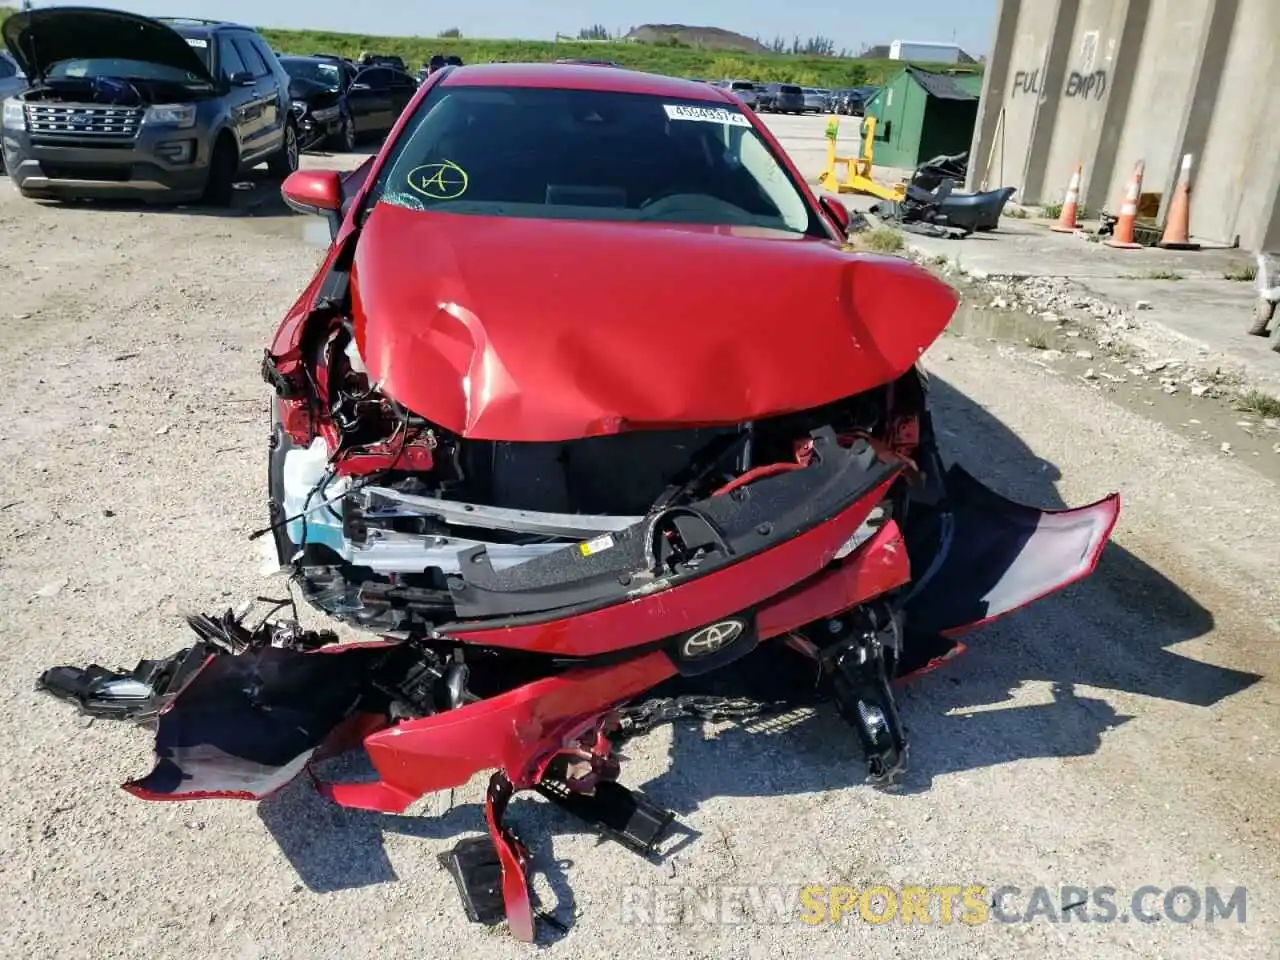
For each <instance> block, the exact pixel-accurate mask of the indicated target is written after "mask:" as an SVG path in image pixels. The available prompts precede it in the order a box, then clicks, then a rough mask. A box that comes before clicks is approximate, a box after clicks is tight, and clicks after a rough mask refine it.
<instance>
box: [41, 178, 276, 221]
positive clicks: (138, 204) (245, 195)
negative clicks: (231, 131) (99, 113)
mask: <svg viewBox="0 0 1280 960" xmlns="http://www.w3.org/2000/svg"><path fill="white" fill-rule="evenodd" d="M33 202H34V203H39V204H41V205H43V206H47V207H75V208H77V209H82V210H84V209H97V210H112V211H118V212H125V213H147V214H161V215H166V214H167V215H172V214H181V215H183V216H188V217H218V218H224V219H225V218H237V217H255V218H263V217H288V216H292V215H293V211H292V210H290V209H289V207H288V206H287V205H286V204H285V202H284V197H283V196H282V195H281V193H280V178H279V177H276V176H272V175H271V174H270V173H268V172H267V171H266V170H250V171H249V172H248V173H244V174H241V175H240V176H239V177H238V178H237V180H236V185H235V192H234V194H233V195H232V202H231V206H230V207H216V206H207V205H205V204H202V203H200V202H199V201H189V202H185V203H145V202H142V201H138V200H98V199H94V200H89V199H83V200H82V199H76V200H45V199H40V200H34V201H33Z"/></svg>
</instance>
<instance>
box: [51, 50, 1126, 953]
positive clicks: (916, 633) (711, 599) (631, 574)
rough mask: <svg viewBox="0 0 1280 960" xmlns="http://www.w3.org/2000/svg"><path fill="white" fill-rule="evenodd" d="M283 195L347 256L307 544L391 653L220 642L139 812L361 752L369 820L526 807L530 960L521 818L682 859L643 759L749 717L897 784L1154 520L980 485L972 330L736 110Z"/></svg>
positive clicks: (193, 658)
mask: <svg viewBox="0 0 1280 960" xmlns="http://www.w3.org/2000/svg"><path fill="white" fill-rule="evenodd" d="M284 192H285V196H286V198H287V200H288V201H289V203H290V204H291V205H293V206H294V207H295V208H297V209H300V210H307V211H311V212H316V213H321V214H324V215H326V216H328V217H329V219H330V223H331V225H332V231H333V244H332V248H331V250H330V252H329V255H328V257H327V258H326V260H325V263H324V264H323V266H322V267H321V268H320V270H319V272H318V273H317V274H316V276H315V278H314V280H313V281H312V283H311V284H310V285H309V286H308V287H307V289H306V291H305V292H304V293H303V295H302V296H301V298H300V299H299V300H298V302H297V304H296V305H295V307H294V308H293V309H292V310H291V311H290V313H289V315H288V316H287V317H286V318H285V320H284V322H283V324H282V325H281V327H280V329H279V330H278V332H277V333H276V336H275V338H274V340H273V341H272V343H271V345H270V348H269V349H268V350H267V352H266V356H265V359H264V375H265V377H266V379H267V380H268V382H269V383H271V384H272V385H273V386H274V388H275V393H276V397H275V399H274V411H275V416H274V421H275V422H274V428H273V437H272V449H271V459H270V502H271V520H272V525H271V528H270V529H271V531H272V533H273V535H274V536H275V540H276V548H277V551H278V555H279V560H280V563H281V565H282V566H284V567H286V568H288V569H290V570H291V571H292V573H293V576H294V579H295V581H296V583H297V584H299V585H300V587H301V590H302V593H303V595H304V596H305V597H306V598H307V600H308V601H309V602H310V603H311V604H313V605H315V606H317V607H319V608H320V609H322V610H324V611H326V612H328V613H329V614H331V615H333V616H334V617H338V618H341V619H344V620H346V621H349V622H351V623H354V624H357V625H360V626H362V627H365V628H368V629H370V630H372V631H375V632H376V633H377V634H379V635H380V636H381V638H382V639H381V641H380V642H375V643H362V644H356V645H351V646H341V645H338V644H336V643H334V642H333V641H334V639H335V638H334V637H333V636H332V635H330V634H321V633H315V632H310V631H303V630H301V629H299V628H298V627H297V626H296V624H294V623H293V622H292V621H276V622H271V623H268V625H266V626H263V627H261V628H259V629H258V630H256V631H249V630H247V629H245V628H244V627H242V626H241V625H240V623H239V622H238V621H233V620H232V619H229V618H223V619H222V620H220V621H216V620H213V619H209V618H196V619H194V620H193V621H192V625H193V626H194V627H195V628H196V630H197V632H198V633H199V634H200V635H201V637H202V645H201V646H197V647H196V648H193V649H195V651H196V653H195V654H192V653H191V651H190V650H186V651H183V653H182V654H181V655H177V656H175V657H174V658H171V660H170V661H167V662H166V665H165V666H164V667H163V669H159V668H156V667H155V665H154V664H153V663H152V664H148V665H144V667H145V669H144V668H141V667H140V670H141V671H142V672H141V673H138V672H135V674H134V675H133V677H132V679H133V680H141V681H142V682H144V684H150V687H148V688H147V689H148V690H149V693H148V697H149V698H150V699H149V700H147V702H148V703H149V704H150V707H149V709H156V710H159V711H161V713H160V723H159V729H158V734H157V753H158V755H159V762H158V764H157V766H156V769H155V770H154V771H153V772H152V773H151V774H149V775H148V776H147V777H144V778H143V779H141V780H139V781H135V782H133V783H131V784H129V785H128V788H129V789H130V790H131V791H133V792H134V793H136V794H137V795H139V796H143V797H148V798H152V799H182V798H191V797H199V796H206V797H207V796H236V797H245V798H259V797H262V796H264V795H266V794H268V793H270V792H272V791H274V790H276V789H279V787H280V786H282V785H283V784H285V783H287V782H288V781H289V780H291V779H292V778H293V777H295V776H297V775H298V773H300V772H301V771H302V770H303V769H305V768H306V766H307V765H308V764H309V763H310V762H311V761H312V760H313V759H314V758H315V756H316V751H317V750H319V749H321V748H324V747H329V746H332V745H333V744H334V743H336V742H337V740H336V737H337V736H338V734H339V733H351V732H353V731H354V732H355V733H357V735H358V736H357V742H359V740H360V739H362V740H363V744H364V747H365V749H366V750H367V752H368V754H369V756H370V758H371V760H372V762H373V765H374V767H375V768H376V769H377V772H378V775H379V779H377V780H375V781H373V782H367V783H359V784H326V785H324V786H323V789H324V791H325V792H326V794H327V795H328V796H330V797H332V798H333V799H335V800H336V801H338V802H340V803H343V804H346V805H349V806H357V807H365V808H372V809H378V810H391V811H399V810H403V809H405V807H406V806H407V805H408V804H410V803H411V802H412V801H413V800H415V799H416V798H418V797H420V796H422V795H423V794H424V793H428V792H431V791H436V790H443V789H447V788H450V787H455V786H459V785H461V784H463V783H465V782H466V781H468V780H469V779H470V778H471V777H472V776H473V775H474V774H476V773H477V772H479V771H483V770H486V769H496V770H497V772H496V773H495V774H494V775H493V779H492V781H491V786H490V792H489V803H488V814H489V824H490V828H491V833H492V843H491V844H490V843H489V842H488V841H486V842H485V844H483V846H484V849H483V850H476V849H471V848H465V849H464V846H465V845H464V846H460V847H459V848H457V849H456V850H455V851H454V856H453V858H452V860H451V861H450V863H451V868H452V869H454V871H455V874H456V876H457V877H458V880H459V884H460V886H461V888H462V890H463V892H464V895H465V897H466V898H467V903H468V913H469V915H471V916H472V918H473V919H487V920H492V919H497V918H500V917H502V916H504V915H505V916H507V918H508V919H509V920H510V921H511V925H512V929H513V931H514V932H515V933H516V934H517V935H518V936H521V937H523V938H526V939H527V938H529V937H531V936H532V935H533V921H532V913H531V909H530V905H529V901H528V894H527V890H526V888H525V885H524V872H523V869H524V859H525V851H524V848H523V847H522V846H521V845H520V844H519V842H518V841H516V840H515V838H514V837H513V836H512V835H511V834H510V832H509V831H507V830H506V828H505V827H504V826H503V825H502V814H503V810H504V809H505V806H506V804H507V801H508V799H509V798H510V796H511V794H512V793H513V791H515V790H519V789H526V788H537V789H539V790H542V791H543V792H544V793H545V794H546V795H547V796H550V797H551V798H552V799H554V800H556V801H557V802H559V803H562V804H564V805H565V806H566V807H568V808H569V809H571V810H573V811H574V812H576V813H579V814H581V815H583V816H585V817H587V818H588V819H591V820H593V821H594V822H598V823H600V824H602V825H603V826H604V828H606V829H608V830H611V831H612V832H613V835H615V836H617V837H619V838H620V839H622V840H623V841H624V842H626V843H628V844H630V845H631V846H633V847H636V848H637V849H649V848H650V847H651V846H652V843H653V842H655V839H656V835H657V833H658V832H659V831H660V829H661V828H662V827H663V826H664V825H665V824H666V822H667V821H668V820H669V815H666V814H663V813H662V812H661V811H660V810H657V809H656V808H654V807H652V806H650V805H648V803H647V802H646V801H642V800H640V799H639V798H637V797H636V796H635V795H634V794H632V793H631V792H630V791H628V790H626V789H625V788H623V787H621V786H619V785H618V784H617V782H616V779H615V778H616V775H617V772H618V769H617V761H616V759H615V758H614V757H613V755H612V753H611V749H610V748H611V745H612V743H613V742H615V741H616V739H617V737H618V736H621V735H625V734H626V732H627V731H628V730H629V731H630V732H632V733H634V732H636V731H637V730H641V729H644V728H645V725H646V723H647V722H649V721H651V720H653V719H655V718H656V719H670V718H671V717H672V716H674V715H676V714H678V713H679V712H680V710H681V709H683V707H687V708H688V709H687V711H686V712H692V713H695V714H698V713H699V712H701V713H700V715H707V713H708V712H709V713H711V714H717V711H731V709H732V708H733V707H734V705H740V700H739V699H735V698H740V697H741V696H743V695H745V694H747V693H750V694H751V695H752V696H753V697H754V698H755V699H754V700H753V701H752V702H754V703H757V704H760V703H766V704H775V705H776V704H779V703H781V704H784V705H786V704H794V703H796V702H798V700H799V699H804V698H810V699H812V698H814V697H818V698H828V699H833V700H834V701H835V702H836V703H837V705H838V706H839V708H840V712H841V714H842V715H843V716H844V717H845V718H846V719H847V720H848V721H849V723H850V724H851V726H852V728H853V733H854V737H853V738H851V740H850V746H851V748H853V749H856V750H859V751H860V752H861V753H862V754H863V755H864V756H865V758H866V760H867V764H868V775H869V779H870V780H871V781H872V782H873V783H877V784H889V783H892V782H893V780H894V779H895V778H896V777H897V775H898V774H900V773H901V771H902V769H903V768H904V765H905V762H906V746H907V743H906V738H905V736H904V733H903V730H902V726H901V723H900V722H899V720H898V716H897V712H896V709H895V706H894V698H893V693H892V689H891V683H892V682H893V681H894V680H897V679H901V678H903V677H905V676H907V675H908V674H911V673H913V672H916V671H919V670H921V669H925V668H927V667H928V666H929V665H931V664H933V663H935V662H937V661H939V660H941V659H943V658H945V657H947V656H950V655H952V654H954V653H956V652H958V651H959V650H961V649H962V647H961V646H960V644H959V642H958V641H957V640H956V639H955V637H956V635H957V634H958V633H959V632H960V631H962V630H964V629H966V628H969V627H972V626H975V625H977V624H980V623H983V622H986V621H989V620H991V619H993V618H995V617H998V616H1001V615H1003V614H1005V613H1008V612H1009V611H1011V610H1014V609H1016V608H1018V607H1020V606H1022V605H1024V604H1026V603H1028V602H1031V601H1032V600H1035V599H1037V598H1039V597H1041V596H1044V595H1045V594H1047V593H1050V592H1052V591H1053V590H1055V589H1057V588H1059V587H1061V586H1063V585H1065V584H1067V583H1069V582H1071V581H1073V580H1076V579H1078V578H1080V577H1083V576H1085V575H1087V574H1088V573H1089V572H1090V571H1091V570H1092V569H1093V567H1094V564H1095V563H1096V562H1097V559H1098V556H1099V554H1100V552H1101V551H1102V548H1103V545H1104V544H1105V542H1106V540H1107V538H1108V536H1109V534H1110V531H1111V529H1112V526H1113V524H1114V523H1115V520H1116V517H1117V514H1118V509H1119V501H1118V497H1117V496H1115V495H1112V496H1109V497H1107V498H1106V499H1103V500H1100V501H1098V502H1097V503H1095V504H1093V505H1091V506H1088V507H1084V508H1081V509H1078V510H1069V511H1057V512H1046V511H1041V510H1037V509H1033V508H1031V507H1025V506H1021V505H1018V504H1014V503H1010V502H1009V501H1007V500H1004V499H1002V498H1000V497H999V496H997V495H996V494H995V493H993V492H992V491H990V490H988V489H987V488H985V487H983V486H982V485H981V484H979V483H978V482H977V481H976V480H974V479H973V478H972V477H970V476H969V475H968V474H967V473H965V472H964V471H963V470H961V469H960V468H959V467H955V466H953V467H952V468H951V469H950V470H947V469H945V468H944V467H943V464H942V462H941V460H940V458H939V454H938V450H937V447H936V445H935V442H934V435H933V429H932V426H931V423H930V418H929V413H928V410H927V397H928V380H927V377H926V376H925V374H924V372H923V369H922V368H921V367H920V366H919V363H918V360H919V357H920V355H921V353H922V352H923V351H924V350H925V349H926V348H927V347H928V346H929V345H930V344H931V343H932V342H933V341H934V339H935V338H936V337H937V336H938V335H939V334H940V333H941V331H942V330H943V328H944V327H945V326H946V324H947V323H948V321H949V320H950V317H951V314H952V311H953V310H954V308H955V305H956V297H955V294H954V293H953V292H952V291H951V289H950V288H948V287H947V286H945V285H944V284H943V283H941V282H940V281H938V280H937V279H935V278H934V277H933V276H931V275H930V274H929V273H927V272H926V271H924V270H923V269H921V268H918V267H916V266H914V265H912V264H910V263H909V262H907V261H905V260H900V259H894V258H883V257H874V256H868V255H855V254H851V253H849V252H847V250H846V249H845V248H844V244H843V239H844V237H843V233H844V227H845V226H846V225H847V222H848V220H847V215H846V214H845V212H844V208H843V207H842V206H841V205H840V204H839V203H838V202H836V201H834V200H832V199H830V198H824V199H822V200H818V199H817V198H815V196H814V195H813V193H812V192H811V191H810V189H809V188H808V186H807V185H806V184H805V182H804V180H803V178H802V177H801V176H800V175H799V173H798V172H797V171H796V169H795V167H794V166H793V165H792V164H791V162H790V161H789V160H788V159H787V157H786V154H785V153H784V152H783V151H782V150H781V149H780V147H779V146H778V144H777V142H776V141H775V140H774V138H773V137H772V136H771V135H770V133H769V131H768V130H767V129H766V128H765V127H764V126H763V125H761V123H760V122H759V120H758V119H757V118H756V117H755V115H754V114H752V113H751V112H750V111H749V110H747V109H746V108H744V106H743V105H742V104H741V102H740V101H738V100H737V99H735V98H734V97H733V96H732V95H731V94H730V93H728V92H726V91H723V90H720V89H718V88H716V87H712V86H708V85H705V84H700V83H695V82H691V81H683V80H675V79H670V78H665V77H657V76H650V75H646V74H641V73H634V72H630V71H626V70H620V69H614V68H602V67H594V66H573V65H537V66H535V65H508V64H500V65H499V64H495V65H488V66H468V67H457V68H450V69H446V70H442V71H440V72H438V73H436V74H434V75H433V76H432V77H431V78H429V79H428V80H427V82H426V83H425V84H424V85H423V88H422V89H421V90H420V91H419V93H418V95H417V97H416V99H415V101H414V102H413V103H412V104H411V105H410V106H409V108H408V109H407V110H406V111H405V113H404V115H403V116H402V117H401V118H400V121H399V123H398V125H397V127H396V129H395V130H394V131H393V132H392V134H391V137H390V139H389V140H388V142H387V144H386V145H385V146H384V147H383V149H382V151H381V152H380V153H379V155H378V156H377V157H374V158H372V159H371V160H370V161H369V162H368V163H367V164H365V165H364V166H363V167H361V168H360V169H359V170H358V171H356V172H355V173H354V174H350V175H347V176H345V177H344V176H342V175H340V174H338V173H335V172H310V171H309V172H299V173H296V174H294V175H293V176H291V177H290V178H289V180H288V181H287V182H286V183H285V186H284ZM70 676H71V675H70V674H54V673H52V672H51V674H50V675H47V677H46V685H47V686H50V687H57V686H58V682H56V681H58V678H59V677H61V682H62V689H63V691H64V693H65V692H66V691H67V690H69V689H71V693H69V694H66V695H71V696H74V697H75V698H76V699H79V700H80V702H82V703H83V704H85V705H86V706H88V707H89V708H91V709H101V710H104V711H105V710H107V709H109V708H110V707H111V705H112V703H113V702H115V703H116V704H117V706H116V707H115V709H116V712H117V713H119V712H126V711H124V710H123V708H121V707H120V706H119V705H118V704H119V697H118V696H117V693H118V692H119V690H120V689H121V688H120V686H119V684H120V683H122V682H124V677H123V675H102V674H98V675H94V676H92V677H89V678H88V679H87V680H86V677H85V675H84V674H76V675H75V677H74V679H77V681H78V682H79V683H80V686H79V687H74V684H72V683H71V681H70V680H69V679H68V677H70ZM788 677H790V678H791V679H788ZM797 677H798V678H799V681H800V682H794V681H795V678H797ZM157 678H158V679H157ZM112 684H115V685H116V686H112ZM73 687H74V689H72V688H73ZM132 689H134V690H135V691H136V687H135V688H132ZM711 693H715V694H716V696H710V694H711ZM695 694H696V695H699V696H694V695H695ZM668 696H674V697H676V698H677V699H676V700H675V701H671V700H667V699H662V700H661V702H660V705H661V709H655V708H654V707H653V703H654V698H659V697H662V698H665V697H668ZM690 696H693V697H694V699H692V700H689V699H680V698H685V697H690ZM113 697H116V700H115V701H113ZM673 702H674V703H675V704H676V705H677V709H676V711H675V713H672V712H670V711H668V710H667V707H669V706H670V705H671V704H672V703H673ZM264 704H267V705H268V706H269V709H266V708H264V706H263V705H264ZM719 715H723V714H719ZM620 731H621V732H620ZM611 738H612V739H611ZM486 871H487V872H486ZM486 877H487V878H488V879H485V878H486ZM496 878H500V881H499V879H496Z"/></svg>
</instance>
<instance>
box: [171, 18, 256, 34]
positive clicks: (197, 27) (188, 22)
mask: <svg viewBox="0 0 1280 960" xmlns="http://www.w3.org/2000/svg"><path fill="white" fill-rule="evenodd" d="M152 19H154V20H157V21H159V22H160V23H163V24H164V25H165V26H167V27H170V28H171V29H173V30H174V31H176V32H177V33H179V34H182V35H183V36H200V35H204V34H210V33H216V32H217V31H219V30H248V31H250V32H253V33H256V32H257V31H256V30H254V29H253V27H246V26H245V25H244V24H243V23H235V22H233V21H231V20H202V19H200V18H199V17H153V18H152Z"/></svg>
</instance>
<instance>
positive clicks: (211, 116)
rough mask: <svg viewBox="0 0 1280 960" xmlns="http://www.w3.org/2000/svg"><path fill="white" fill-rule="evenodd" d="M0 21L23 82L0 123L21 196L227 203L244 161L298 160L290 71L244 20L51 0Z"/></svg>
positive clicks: (286, 163) (289, 163) (275, 168)
mask: <svg viewBox="0 0 1280 960" xmlns="http://www.w3.org/2000/svg"><path fill="white" fill-rule="evenodd" d="M0 33H3V37H4V42H5V46H7V47H8V49H9V51H10V53H11V54H12V55H13V57H14V59H15V60H16V61H17V62H18V63H19V65H20V66H21V67H22V69H23V71H24V72H25V73H26V74H27V77H28V79H29V82H30V87H29V89H27V90H25V91H23V92H21V93H19V94H17V95H16V96H13V97H10V98H9V99H7V100H5V101H4V112H3V128H2V132H3V141H2V142H3V150H4V159H5V165H6V166H7V168H8V170H9V173H10V176H12V177H13V180H14V183H15V184H16V185H17V187H18V190H19V191H20V192H21V193H22V194H23V196H27V197H39V198H46V197H47V198H79V197H127V198H139V199H147V200H151V199H159V200H167V201H181V200H192V199H197V198H204V199H206V200H208V201H210V202H214V203H219V204H227V203H230V201H231V197H232V185H233V184H234V182H235V178H236V175H237V173H239V172H240V171H241V170H242V169H244V168H247V167H251V166H254V165H256V164H258V163H261V162H263V161H266V162H268V163H269V164H270V165H271V167H272V172H273V173H276V174H278V175H281V176H283V175H287V174H288V173H290V172H292V171H293V170H295V169H297V166H298V140H297V130H296V127H295V124H294V121H293V118H292V114H291V102H290V98H289V78H288V76H287V75H286V74H285V72H284V70H283V68H281V66H280V64H279V61H278V60H277V59H276V57H275V54H273V53H272V52H271V48H270V47H269V46H268V45H267V44H266V42H265V41H264V40H263V39H262V37H261V36H259V35H258V34H257V33H256V32H255V31H254V30H252V29H250V28H249V27H242V26H239V25H236V24H230V23H222V22H219V21H208V20H165V21H161V20H154V19H150V18H148V17H140V16H137V15H136V14H132V13H125V12H122V11H117V10H102V9H95V8H88V7H50V8H45V9H40V10H30V11H27V12H25V13H19V14H15V15H14V16H12V17H10V18H9V19H8V20H6V21H5V22H4V25H3V27H2V28H0Z"/></svg>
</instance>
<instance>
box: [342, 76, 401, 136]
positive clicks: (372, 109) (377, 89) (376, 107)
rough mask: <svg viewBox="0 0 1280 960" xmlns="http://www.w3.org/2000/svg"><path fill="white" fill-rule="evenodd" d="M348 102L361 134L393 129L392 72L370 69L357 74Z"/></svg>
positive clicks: (352, 83) (348, 94)
mask: <svg viewBox="0 0 1280 960" xmlns="http://www.w3.org/2000/svg"><path fill="white" fill-rule="evenodd" d="M347 100H348V101H349V102H350V104H351V116H352V118H353V119H354V120H355V123H356V130H357V131H358V132H359V133H375V132H383V131H386V130H390V129H391V124H392V121H393V117H392V113H391V110H392V106H391V71H390V70H389V69H388V68H386V67H369V68H368V69H366V70H361V71H360V72H359V73H357V74H356V76H355V79H354V80H352V82H351V89H350V90H349V91H348V93H347Z"/></svg>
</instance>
